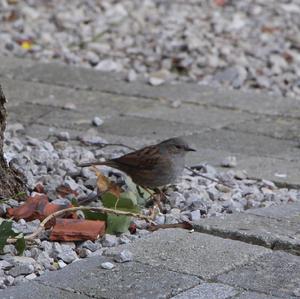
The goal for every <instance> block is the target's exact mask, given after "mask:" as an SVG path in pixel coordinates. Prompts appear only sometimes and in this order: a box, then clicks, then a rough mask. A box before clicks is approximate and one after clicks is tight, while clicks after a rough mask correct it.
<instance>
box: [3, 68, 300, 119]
mask: <svg viewBox="0 0 300 299" xmlns="http://www.w3.org/2000/svg"><path fill="white" fill-rule="evenodd" d="M1 77H3V78H7V79H11V80H16V81H21V82H30V83H39V84H44V85H50V86H58V87H65V88H69V89H74V90H83V91H89V92H93V91H94V92H102V93H106V94H110V95H120V96H127V97H133V98H138V99H140V98H142V99H148V100H154V101H159V100H160V98H161V97H148V96H143V95H139V94H126V93H122V92H117V91H111V90H106V89H103V90H98V89H95V88H94V87H92V86H87V87H84V86H74V85H72V84H69V83H54V84H53V83H49V82H46V81H43V80H39V79H37V80H28V79H20V78H18V77H15V76H14V75H12V76H6V75H1V74H0V78H1ZM141 83H143V82H141ZM128 84H129V83H128ZM182 103H183V104H188V105H193V106H201V107H206V108H217V109H220V110H229V111H240V112H244V113H248V114H250V115H255V116H257V114H258V112H253V111H251V110H248V109H241V108H238V107H229V106H222V105H219V104H213V103H212V104H210V103H201V102H195V101H191V100H185V101H182ZM259 115H260V116H261V117H263V116H268V117H272V116H273V117H275V116H279V117H286V118H289V119H297V120H299V119H300V117H297V116H292V115H288V114H287V112H282V113H278V114H277V113H276V114H270V113H259Z"/></svg>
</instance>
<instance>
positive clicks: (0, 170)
mask: <svg viewBox="0 0 300 299" xmlns="http://www.w3.org/2000/svg"><path fill="white" fill-rule="evenodd" d="M5 103H6V98H5V96H4V93H3V91H2V87H1V84H0V198H8V197H14V195H16V194H18V193H20V192H23V191H25V190H26V188H25V183H24V182H23V180H22V179H21V177H22V175H21V174H20V173H19V172H18V171H17V170H16V169H14V168H13V167H10V166H9V165H8V164H7V162H6V160H5V158H4V155H3V141H4V131H5V127H6V109H5V106H4V105H5Z"/></svg>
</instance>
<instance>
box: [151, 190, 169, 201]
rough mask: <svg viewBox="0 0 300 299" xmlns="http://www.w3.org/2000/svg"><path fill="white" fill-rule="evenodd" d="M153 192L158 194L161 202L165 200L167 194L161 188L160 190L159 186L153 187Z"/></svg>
mask: <svg viewBox="0 0 300 299" xmlns="http://www.w3.org/2000/svg"><path fill="white" fill-rule="evenodd" d="M154 192H155V193H156V194H159V195H160V198H159V199H160V200H161V201H162V202H163V203H165V202H166V200H167V196H166V194H165V193H164V192H163V191H162V190H160V189H159V188H155V189H154Z"/></svg>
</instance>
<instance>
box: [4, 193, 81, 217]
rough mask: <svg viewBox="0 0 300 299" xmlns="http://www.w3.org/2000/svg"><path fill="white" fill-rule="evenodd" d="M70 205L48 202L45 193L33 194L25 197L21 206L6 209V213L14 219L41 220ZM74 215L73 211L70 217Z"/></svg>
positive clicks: (70, 205)
mask: <svg viewBox="0 0 300 299" xmlns="http://www.w3.org/2000/svg"><path fill="white" fill-rule="evenodd" d="M71 207H72V204H71V203H70V204H61V205H59V204H54V203H49V201H48V197H47V195H45V194H35V195H34V196H31V197H29V198H27V200H26V202H25V203H24V204H22V205H21V206H19V207H17V208H9V209H7V214H8V216H9V217H13V218H14V219H16V220H19V219H25V220H27V221H31V220H35V219H39V220H43V219H45V218H46V217H47V216H49V215H50V214H52V213H54V212H57V211H59V210H62V209H66V208H71ZM75 215H76V214H75V213H72V214H71V216H72V217H76V216H75Z"/></svg>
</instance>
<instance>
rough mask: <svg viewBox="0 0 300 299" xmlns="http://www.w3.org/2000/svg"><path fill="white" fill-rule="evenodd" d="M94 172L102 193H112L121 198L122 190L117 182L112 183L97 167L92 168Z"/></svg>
mask: <svg viewBox="0 0 300 299" xmlns="http://www.w3.org/2000/svg"><path fill="white" fill-rule="evenodd" d="M92 170H93V171H94V172H95V173H96V176H97V187H98V189H99V191H100V193H105V192H110V193H112V194H114V195H115V196H116V197H117V198H119V197H120V194H121V188H120V187H119V186H118V185H117V184H116V183H115V182H111V181H110V180H109V179H108V178H107V177H106V176H105V175H103V174H102V173H101V172H100V171H99V170H98V169H97V168H96V167H92Z"/></svg>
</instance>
